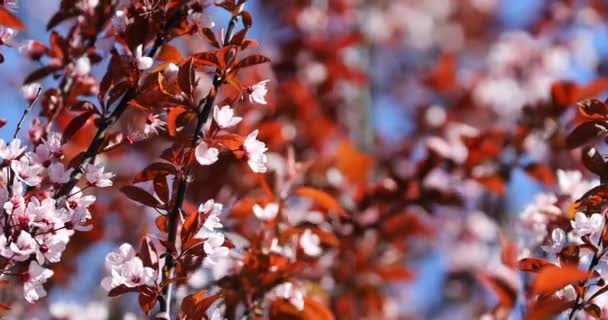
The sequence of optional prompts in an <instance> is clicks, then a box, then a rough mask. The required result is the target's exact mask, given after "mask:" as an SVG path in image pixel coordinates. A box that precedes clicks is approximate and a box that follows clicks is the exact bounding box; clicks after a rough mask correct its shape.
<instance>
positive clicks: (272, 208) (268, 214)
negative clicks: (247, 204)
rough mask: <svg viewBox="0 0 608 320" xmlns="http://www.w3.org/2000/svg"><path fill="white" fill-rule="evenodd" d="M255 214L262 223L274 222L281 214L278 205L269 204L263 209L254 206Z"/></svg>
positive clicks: (257, 205) (256, 205)
mask: <svg viewBox="0 0 608 320" xmlns="http://www.w3.org/2000/svg"><path fill="white" fill-rule="evenodd" d="M253 213H254V214H255V216H256V217H257V218H258V219H260V220H262V221H269V220H273V219H274V218H275V217H276V216H277V213H279V205H278V204H276V203H269V204H267V205H266V206H265V207H263V208H262V207H261V206H260V205H259V204H257V203H256V204H254V205H253Z"/></svg>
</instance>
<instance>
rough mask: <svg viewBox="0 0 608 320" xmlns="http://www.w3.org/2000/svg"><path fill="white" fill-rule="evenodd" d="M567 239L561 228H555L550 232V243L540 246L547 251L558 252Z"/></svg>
mask: <svg viewBox="0 0 608 320" xmlns="http://www.w3.org/2000/svg"><path fill="white" fill-rule="evenodd" d="M567 240H568V238H567V237H566V232H565V231H564V230H563V229H562V228H555V229H553V231H552V232H551V241H552V242H551V244H550V245H547V246H542V248H543V250H545V251H546V252H549V253H559V252H561V251H562V249H563V248H564V246H565V245H566V242H567Z"/></svg>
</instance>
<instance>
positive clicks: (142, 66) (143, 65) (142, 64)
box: [135, 44, 154, 70]
mask: <svg viewBox="0 0 608 320" xmlns="http://www.w3.org/2000/svg"><path fill="white" fill-rule="evenodd" d="M135 62H136V63H137V68H139V70H146V69H150V67H152V64H153V63H154V60H153V59H152V58H150V57H146V56H144V54H143V46H142V45H141V44H140V45H139V46H137V48H135Z"/></svg>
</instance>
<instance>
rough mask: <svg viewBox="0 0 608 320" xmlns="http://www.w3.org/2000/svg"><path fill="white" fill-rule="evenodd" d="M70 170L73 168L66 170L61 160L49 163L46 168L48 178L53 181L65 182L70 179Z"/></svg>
mask: <svg viewBox="0 0 608 320" xmlns="http://www.w3.org/2000/svg"><path fill="white" fill-rule="evenodd" d="M72 171H74V168H70V169H68V170H66V169H65V166H64V165H63V163H61V162H55V163H53V164H51V165H50V166H49V168H48V170H47V172H48V175H49V180H51V182H53V183H66V182H68V181H70V175H71V174H72Z"/></svg>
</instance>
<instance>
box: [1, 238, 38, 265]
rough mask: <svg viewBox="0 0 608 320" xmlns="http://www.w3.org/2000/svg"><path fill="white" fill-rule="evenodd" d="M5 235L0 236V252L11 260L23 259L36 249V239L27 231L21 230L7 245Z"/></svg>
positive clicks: (27, 257)
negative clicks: (15, 238) (14, 239)
mask: <svg viewBox="0 0 608 320" xmlns="http://www.w3.org/2000/svg"><path fill="white" fill-rule="evenodd" d="M6 242H7V241H6V237H5V236H4V235H3V236H2V238H0V243H1V245H0V254H1V255H2V256H3V257H5V258H7V259H9V260H13V261H25V260H27V259H29V257H30V255H31V254H32V253H34V252H35V251H36V247H37V245H36V241H35V240H34V238H32V235H31V234H29V233H28V232H25V231H21V232H20V233H19V237H17V240H16V241H14V242H11V244H10V245H9V246H8V247H7V246H6Z"/></svg>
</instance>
